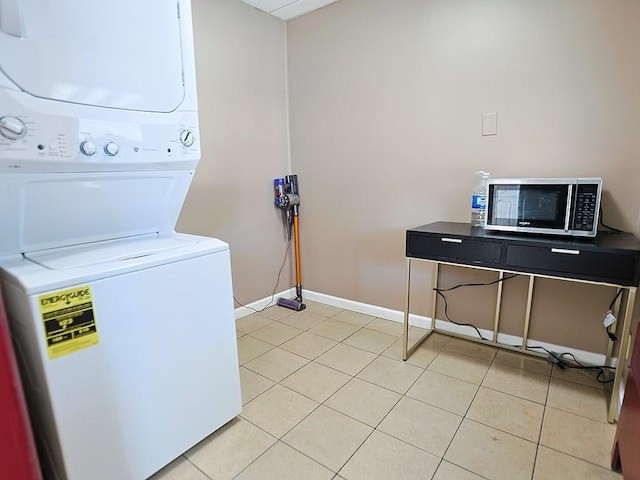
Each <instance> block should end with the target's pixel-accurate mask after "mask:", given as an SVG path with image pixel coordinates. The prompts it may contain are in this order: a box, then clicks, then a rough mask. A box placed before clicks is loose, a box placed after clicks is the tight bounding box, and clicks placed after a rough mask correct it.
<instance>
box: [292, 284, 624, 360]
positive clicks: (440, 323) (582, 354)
mask: <svg viewBox="0 0 640 480" xmlns="http://www.w3.org/2000/svg"><path fill="white" fill-rule="evenodd" d="M304 298H306V299H308V300H312V301H314V302H320V303H325V304H327V305H332V306H334V307H339V308H344V309H346V310H353V311H354V312H359V313H364V314H366V315H372V316H375V317H379V318H384V319H386V320H392V321H394V322H404V312H402V311H400V310H392V309H390V308H385V307H378V306H376V305H370V304H367V303H361V302H356V301H353V300H347V299H345V298H340V297H334V296H331V295H326V294H324V293H317V292H312V291H309V290H304ZM409 325H415V326H416V327H422V328H430V327H431V318H429V317H425V316H422V315H415V314H413V313H412V314H410V315H409ZM436 327H437V328H438V329H439V330H442V331H445V332H451V333H457V334H462V335H467V336H470V337H473V336H475V331H473V329H470V327H462V326H460V325H456V324H454V323H451V322H448V321H445V320H440V319H436ZM479 330H480V332H481V333H482V336H483V337H485V338H492V337H493V331H490V330H485V329H482V328H480V329H479ZM498 341H499V342H500V343H502V344H505V345H521V344H522V337H518V336H515V335H507V334H504V333H498ZM527 345H535V346H539V347H544V348H546V349H547V350H549V351H551V352H555V353H565V352H566V353H571V354H573V355H575V357H576V358H577V359H578V360H579V361H580V362H581V363H586V364H590V365H604V362H605V359H606V355H604V354H601V353H595V352H587V351H585V350H578V349H576V348H570V347H565V346H562V345H555V344H553V343H547V342H539V341H537V340H534V339H529V340H528V342H527ZM540 351H541V352H544V350H540ZM616 360H617V359H615V358H614V359H612V364H613V366H615V365H616Z"/></svg>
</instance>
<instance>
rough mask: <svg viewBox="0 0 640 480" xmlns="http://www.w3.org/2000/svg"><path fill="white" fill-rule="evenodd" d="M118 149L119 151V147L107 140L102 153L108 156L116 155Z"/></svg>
mask: <svg viewBox="0 0 640 480" xmlns="http://www.w3.org/2000/svg"><path fill="white" fill-rule="evenodd" d="M119 151H120V148H119V147H118V145H117V144H116V143H114V142H109V143H107V144H106V145H105V146H104V153H106V154H107V155H109V156H110V157H114V156H116V155H117V154H118V152H119Z"/></svg>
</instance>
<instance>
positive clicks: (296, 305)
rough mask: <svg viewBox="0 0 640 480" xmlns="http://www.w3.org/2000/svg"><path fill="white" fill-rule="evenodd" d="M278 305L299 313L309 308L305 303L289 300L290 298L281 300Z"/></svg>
mask: <svg viewBox="0 0 640 480" xmlns="http://www.w3.org/2000/svg"><path fill="white" fill-rule="evenodd" d="M278 305H280V306H281V307H285V308H290V309H291V310H295V311H297V312H299V311H300V310H304V309H305V308H307V306H306V305H305V304H304V303H302V302H300V301H298V300H296V299H288V298H279V299H278Z"/></svg>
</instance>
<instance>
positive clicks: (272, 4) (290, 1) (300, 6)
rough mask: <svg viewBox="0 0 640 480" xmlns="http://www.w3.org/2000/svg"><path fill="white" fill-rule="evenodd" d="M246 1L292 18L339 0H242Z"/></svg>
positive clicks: (283, 16) (280, 16) (268, 11)
mask: <svg viewBox="0 0 640 480" xmlns="http://www.w3.org/2000/svg"><path fill="white" fill-rule="evenodd" d="M242 1H243V2H244V3H248V4H249V5H251V6H253V7H256V8H257V9H259V10H262V11H263V12H267V13H270V14H271V15H273V16H275V17H278V18H281V19H282V20H291V19H292V18H295V17H299V16H300V15H304V14H305V13H309V12H312V11H314V10H317V9H319V8H322V7H324V6H326V5H329V4H330V3H334V2H337V1H338V0H242Z"/></svg>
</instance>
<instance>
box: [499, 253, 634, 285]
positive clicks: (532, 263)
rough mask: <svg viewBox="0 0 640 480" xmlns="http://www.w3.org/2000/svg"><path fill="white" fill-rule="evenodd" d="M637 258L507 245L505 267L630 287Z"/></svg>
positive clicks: (627, 255) (626, 255) (619, 254)
mask: <svg viewBox="0 0 640 480" xmlns="http://www.w3.org/2000/svg"><path fill="white" fill-rule="evenodd" d="M635 257H636V256H635V255H633V254H624V253H611V252H593V251H589V250H579V249H565V248H550V247H534V246H524V245H507V256H506V264H505V268H506V269H509V268H510V267H515V269H517V268H525V269H527V270H529V271H531V272H533V273H536V272H537V273H549V274H551V275H557V274H566V275H567V276H569V277H572V278H590V279H596V278H597V279H600V280H601V281H610V282H614V283H621V284H625V285H630V284H632V283H633V280H634V272H635V269H636V261H637V259H636V258H635Z"/></svg>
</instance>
